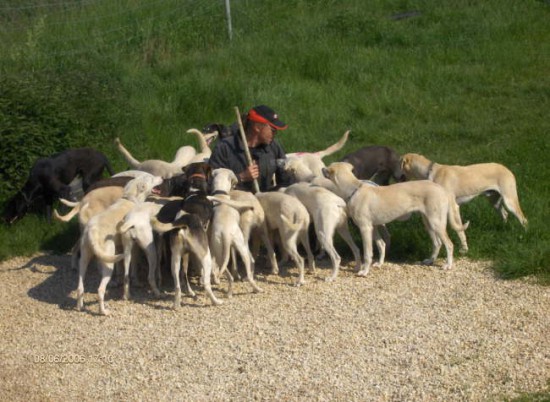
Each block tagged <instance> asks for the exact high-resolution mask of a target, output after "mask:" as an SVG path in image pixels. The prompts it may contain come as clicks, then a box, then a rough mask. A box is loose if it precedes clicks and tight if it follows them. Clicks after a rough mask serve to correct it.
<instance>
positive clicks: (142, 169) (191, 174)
mask: <svg viewBox="0 0 550 402" xmlns="http://www.w3.org/2000/svg"><path fill="white" fill-rule="evenodd" d="M227 131H228V130H227V129H226V128H225V127H223V126H221V125H210V126H207V127H206V128H205V129H203V130H202V131H199V130H197V129H190V130H188V131H187V133H189V134H193V135H194V136H195V137H196V138H197V140H198V143H199V149H198V150H197V149H195V148H194V147H192V146H183V147H181V148H179V149H178V150H177V152H176V154H175V157H174V160H173V161H172V162H166V161H162V160H146V161H141V162H140V161H138V160H137V159H135V158H134V157H133V156H132V154H131V153H130V152H129V151H128V149H127V148H126V147H125V146H124V145H123V144H122V143H121V142H120V140H119V139H118V138H117V139H116V140H115V145H116V147H117V148H118V150H119V151H120V153H121V154H122V156H123V157H124V159H125V160H126V161H127V163H128V164H129V166H130V167H131V170H127V171H124V172H120V173H117V174H115V173H114V172H113V169H112V168H111V166H110V164H109V162H108V160H107V158H106V157H105V156H104V155H103V154H101V153H100V152H98V151H96V150H93V149H90V148H83V149H70V150H67V151H65V152H62V153H60V154H57V155H54V156H52V157H50V158H43V159H40V160H38V161H37V162H36V163H35V165H34V166H33V168H32V170H31V172H30V175H29V178H28V180H27V182H26V183H25V185H24V186H23V188H22V189H21V190H20V191H19V192H18V193H17V194H16V195H15V196H14V197H13V198H12V199H11V200H10V201H9V202H8V204H7V207H6V210H5V213H4V219H5V221H6V222H7V223H14V222H15V221H16V220H18V219H20V218H21V217H22V216H23V215H24V214H25V213H26V211H27V210H28V209H29V208H30V207H31V206H32V204H33V203H34V202H36V201H37V200H41V201H42V202H43V204H44V205H45V212H46V215H47V218H48V219H50V218H51V216H52V214H53V216H54V217H55V218H56V219H59V220H62V221H66V222H68V221H69V220H71V219H72V218H74V217H75V216H78V221H79V225H80V238H79V239H78V241H77V243H76V244H75V246H74V248H73V250H72V266H73V268H74V269H77V268H78V286H77V292H76V293H77V296H76V297H77V309H78V310H81V309H83V307H84V303H83V296H84V279H85V275H86V271H87V268H88V265H89V264H90V262H91V261H92V260H93V259H94V258H95V260H96V261H97V264H98V267H99V270H100V273H101V280H100V284H99V287H98V291H97V294H98V303H99V312H100V314H103V315H107V314H109V310H107V308H106V306H105V292H106V288H107V285H108V283H109V281H110V280H111V278H112V276H113V272H114V269H115V264H117V263H119V265H120V266H121V267H123V298H124V299H128V298H129V297H130V279H131V272H133V269H131V268H133V267H134V266H135V265H137V261H136V259H137V257H136V256H139V257H141V256H142V255H145V257H146V263H147V264H146V265H147V267H148V269H147V281H148V285H149V286H150V288H151V291H152V292H153V294H154V295H155V296H160V295H161V291H160V286H159V282H160V281H161V280H162V275H161V272H162V267H164V268H165V270H166V271H168V268H167V267H168V266H169V271H170V272H171V275H172V279H173V283H174V308H176V309H177V308H179V307H180V306H181V303H182V301H181V297H182V291H181V289H182V283H181V282H183V285H184V291H185V292H186V294H187V295H189V296H192V297H197V295H196V293H195V290H193V289H192V287H191V286H190V283H189V279H188V268H189V263H190V261H191V263H193V264H196V266H197V267H198V268H199V269H200V286H199V287H200V288H202V290H203V291H204V293H205V294H206V295H207V296H208V297H209V298H210V300H211V302H212V304H214V305H219V304H221V303H222V301H221V300H220V299H219V298H218V297H217V296H216V295H215V294H214V292H213V290H212V283H215V284H217V285H221V283H220V278H221V277H222V276H224V277H225V278H226V284H227V290H226V296H227V297H231V296H232V287H233V281H234V279H235V277H239V276H240V274H239V271H240V272H243V273H244V274H243V276H245V279H246V281H248V283H249V285H250V288H251V290H252V292H255V293H257V292H262V289H261V287H260V286H259V285H258V284H257V282H256V281H255V279H254V271H255V261H256V260H257V258H258V255H259V253H260V247H262V246H263V247H264V248H265V257H266V261H269V264H270V271H269V272H270V273H271V274H273V275H278V274H280V273H282V272H281V271H280V270H279V266H280V265H281V266H282V263H283V262H285V261H288V260H289V259H290V260H291V261H292V263H293V264H294V266H295V267H296V268H297V269H298V276H297V278H293V279H292V280H293V282H294V284H295V285H297V286H301V285H304V284H305V283H306V281H305V272H304V271H305V266H306V259H305V258H304V257H302V255H301V254H300V251H301V250H303V251H305V254H306V258H307V267H308V270H309V271H311V272H314V271H315V258H316V257H315V256H314V252H319V254H320V255H318V256H317V258H321V257H322V256H323V255H324V254H325V253H326V255H327V256H328V258H330V261H331V264H332V272H331V274H330V275H329V276H328V277H327V278H326V280H327V281H334V280H336V278H337V276H338V271H339V268H340V264H341V257H340V255H339V254H338V252H337V250H336V249H335V247H334V242H333V239H334V236H335V233H336V232H337V233H338V234H339V235H340V236H341V237H342V239H343V240H344V241H345V243H346V244H347V246H349V248H350V250H351V252H352V254H353V258H354V260H355V266H354V269H355V272H356V273H357V275H359V276H365V275H367V274H368V272H369V270H370V268H371V266H382V265H383V263H384V260H385V255H386V251H387V250H388V249H389V242H390V235H389V231H388V229H387V228H386V224H387V223H390V222H392V221H395V220H405V219H408V217H409V216H410V215H411V214H412V213H414V212H417V213H419V214H420V215H421V217H422V221H423V224H424V228H425V229H426V231H427V232H428V234H429V236H430V239H431V241H432V250H431V254H430V255H429V256H428V258H426V259H425V260H424V261H422V263H423V264H434V263H435V262H436V259H437V257H438V255H439V251H440V248H441V246H444V247H445V251H446V260H445V262H444V263H443V265H442V269H450V268H451V267H452V265H453V243H452V241H451V240H450V238H449V236H448V234H447V224H449V225H450V227H451V229H452V230H454V231H455V232H456V233H457V235H458V238H459V240H460V251H461V252H466V251H467V250H468V243H467V239H466V234H465V231H466V229H467V227H468V222H463V221H462V218H461V216H460V211H459V205H460V204H463V203H465V202H468V201H470V200H471V199H473V198H474V197H476V196H478V195H484V196H486V198H487V199H488V200H489V201H490V202H491V204H492V205H493V206H494V208H495V209H496V210H497V211H498V212H500V214H501V216H502V218H503V219H504V220H506V219H507V217H508V212H511V213H512V214H513V215H514V216H516V218H517V219H518V220H519V222H520V223H521V225H523V226H524V227H527V219H526V218H525V216H524V214H523V212H522V210H521V208H520V204H519V200H518V195H517V190H516V180H515V177H514V175H513V173H512V172H511V171H510V170H509V169H507V168H506V167H505V166H503V165H501V164H498V163H480V164H474V165H468V166H456V165H443V164H440V163H436V162H434V161H430V160H429V159H427V158H426V157H424V156H422V155H419V154H415V153H407V154H404V155H401V156H400V155H399V154H397V153H396V152H395V151H394V150H393V149H391V148H389V147H386V146H367V147H364V148H361V149H359V150H357V151H355V152H353V153H350V154H348V155H346V156H344V157H343V158H342V159H341V160H340V161H339V162H334V163H332V164H330V165H329V166H326V165H325V163H324V162H323V158H325V157H326V156H329V155H331V154H333V153H335V152H337V151H339V150H341V149H342V148H343V147H344V145H345V143H346V141H347V139H348V136H349V131H347V132H345V133H344V135H343V136H342V137H341V138H340V139H339V141H338V142H336V143H335V144H333V145H331V146H330V147H328V148H327V149H325V150H322V151H317V152H315V151H314V152H296V153H291V154H287V157H286V159H284V160H279V161H278V163H279V164H280V166H281V167H283V168H284V169H285V170H286V172H287V173H289V174H290V176H291V177H292V178H293V179H294V183H293V184H291V185H288V186H287V187H282V188H279V189H278V191H270V192H261V193H256V194H253V193H249V192H245V191H240V190H237V189H235V187H236V184H237V183H238V181H237V177H236V176H235V174H234V173H233V172H232V171H230V170H228V169H215V170H212V169H211V168H210V166H209V165H208V158H209V157H210V155H211V149H210V144H211V142H212V141H213V140H215V139H216V137H217V136H219V135H221V136H223V135H227ZM104 169H107V170H108V172H109V174H110V175H111V176H112V177H110V178H107V179H102V174H103V171H104ZM75 178H80V179H81V182H82V189H83V190H84V195H83V197H82V198H81V199H80V200H75V199H71V191H70V190H71V187H70V184H71V182H72V181H73V180H74V179H75ZM57 199H59V201H60V202H61V203H63V204H65V205H67V206H68V207H69V208H71V209H70V210H69V212H68V213H66V214H65V215H61V214H59V212H58V211H57V210H53V211H52V206H53V205H54V201H56V200H57ZM350 221H351V222H353V223H354V224H355V225H356V226H357V227H358V229H359V232H360V234H361V241H362V246H363V253H361V251H360V249H359V247H358V246H357V245H356V243H355V241H354V239H353V236H352V234H351V232H350V227H349V223H350ZM310 226H311V228H312V230H313V232H312V231H311V230H310ZM312 233H314V236H313V235H312ZM310 243H312V244H310ZM313 243H315V245H316V246H317V249H316V250H312V246H314V244H313ZM373 243H374V244H375V245H376V247H377V250H378V260H377V261H376V262H374V261H373ZM135 245H137V246H138V247H139V249H141V250H142V251H143V253H139V254H136V253H134V252H133V251H135V250H134V249H135ZM300 246H301V247H300ZM299 250H300V251H299ZM278 258H279V259H278ZM132 259H134V261H132ZM238 263H239V264H238ZM142 265H143V264H142Z"/></svg>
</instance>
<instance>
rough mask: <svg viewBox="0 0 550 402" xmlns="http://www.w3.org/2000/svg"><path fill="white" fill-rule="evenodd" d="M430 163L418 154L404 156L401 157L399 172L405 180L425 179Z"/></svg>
mask: <svg viewBox="0 0 550 402" xmlns="http://www.w3.org/2000/svg"><path fill="white" fill-rule="evenodd" d="M430 163H431V162H430V161H429V160H428V159H427V158H425V157H424V156H422V155H420V154H415V153H408V154H404V155H402V156H401V172H402V173H403V175H404V176H405V177H406V178H407V179H426V178H427V177H428V174H429V172H428V170H429V166H430Z"/></svg>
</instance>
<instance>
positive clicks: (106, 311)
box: [99, 308, 111, 317]
mask: <svg viewBox="0 0 550 402" xmlns="http://www.w3.org/2000/svg"><path fill="white" fill-rule="evenodd" d="M99 314H101V315H104V316H106V317H107V316H110V315H111V310H109V309H106V308H105V309H103V310H101V311H100V312H99Z"/></svg>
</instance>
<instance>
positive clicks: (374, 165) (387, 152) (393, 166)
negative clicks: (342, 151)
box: [341, 145, 405, 186]
mask: <svg viewBox="0 0 550 402" xmlns="http://www.w3.org/2000/svg"><path fill="white" fill-rule="evenodd" d="M341 162H348V163H351V164H352V165H353V173H354V174H355V176H357V178H358V179H360V180H371V181H373V182H375V183H376V184H379V185H381V186H387V185H388V184H390V179H391V178H393V179H394V180H395V181H397V182H401V181H405V175H404V174H403V172H402V171H401V157H400V156H399V154H398V153H397V152H395V151H394V150H393V149H391V148H389V147H386V146H381V145H372V146H368V147H364V148H361V149H358V150H357V151H355V152H352V153H350V154H348V155H346V156H344V157H343V158H342V159H341Z"/></svg>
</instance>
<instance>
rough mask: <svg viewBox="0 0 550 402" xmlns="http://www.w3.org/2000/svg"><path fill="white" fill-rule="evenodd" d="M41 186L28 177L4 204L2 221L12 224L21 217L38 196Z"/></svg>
mask: <svg viewBox="0 0 550 402" xmlns="http://www.w3.org/2000/svg"><path fill="white" fill-rule="evenodd" d="M41 191H42V186H41V185H40V183H39V182H38V181H37V180H33V179H32V177H30V178H29V179H28V180H27V181H26V182H25V185H24V186H23V188H22V189H21V190H19V191H18V192H17V193H16V194H15V195H14V196H13V197H12V198H11V199H10V200H9V201H8V202H7V204H6V208H5V210H4V221H5V222H6V223H7V224H10V225H11V224H13V223H15V222H17V221H18V220H20V219H21V218H23V217H24V216H25V214H26V213H27V212H28V210H29V208H31V206H32V204H33V203H35V201H37V199H38V198H40V195H41Z"/></svg>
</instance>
